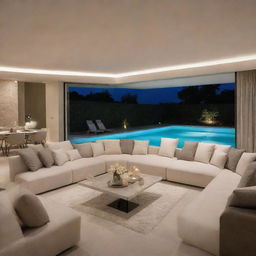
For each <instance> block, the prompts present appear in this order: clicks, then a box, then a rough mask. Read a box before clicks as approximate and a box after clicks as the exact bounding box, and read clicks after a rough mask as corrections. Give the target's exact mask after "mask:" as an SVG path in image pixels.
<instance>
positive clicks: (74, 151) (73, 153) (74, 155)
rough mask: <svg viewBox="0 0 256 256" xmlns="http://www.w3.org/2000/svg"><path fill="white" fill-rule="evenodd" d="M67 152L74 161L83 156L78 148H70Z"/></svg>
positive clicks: (70, 159)
mask: <svg viewBox="0 0 256 256" xmlns="http://www.w3.org/2000/svg"><path fill="white" fill-rule="evenodd" d="M66 154H67V156H68V158H69V161H74V160H77V159H80V158H82V157H81V155H80V154H79V152H78V150H77V149H72V150H68V151H66Z"/></svg>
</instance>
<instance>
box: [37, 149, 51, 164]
mask: <svg viewBox="0 0 256 256" xmlns="http://www.w3.org/2000/svg"><path fill="white" fill-rule="evenodd" d="M38 156H39V159H40V160H41V162H42V163H43V165H44V166H45V167H47V168H50V167H51V166H52V165H54V158H53V155H52V151H51V150H50V149H49V148H43V149H42V150H40V151H39V152H38Z"/></svg>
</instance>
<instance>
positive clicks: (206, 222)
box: [178, 170, 241, 255]
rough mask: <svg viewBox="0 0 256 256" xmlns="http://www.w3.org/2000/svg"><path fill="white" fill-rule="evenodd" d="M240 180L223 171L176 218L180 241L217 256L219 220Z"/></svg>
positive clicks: (227, 171) (239, 177) (234, 175)
mask: <svg viewBox="0 0 256 256" xmlns="http://www.w3.org/2000/svg"><path fill="white" fill-rule="evenodd" d="M240 179H241V176H240V175H238V174H236V173H233V172H230V171H229V170H222V171H221V172H220V173H219V174H218V175H217V177H216V178H215V179H214V180H213V181H212V182H211V183H210V184H209V185H208V186H207V187H206V188H205V189H204V190H203V191H202V192H201V193H200V194H199V195H198V196H197V197H196V198H195V199H194V200H193V201H192V202H190V203H189V204H188V205H187V206H186V207H185V208H184V210H183V211H182V212H181V214H180V215H179V216H178V232H179V235H180V237H181V238H182V240H183V241H184V242H186V243H188V244H190V245H192V246H195V247H198V248H201V249H203V250H205V251H207V252H209V253H211V254H213V255H219V230H220V223H219V222H220V216H221V214H222V213H223V211H224V209H225V207H226V204H227V201H228V198H229V196H230V194H231V193H232V191H233V190H234V189H235V188H236V187H237V184H238V183H239V180H240Z"/></svg>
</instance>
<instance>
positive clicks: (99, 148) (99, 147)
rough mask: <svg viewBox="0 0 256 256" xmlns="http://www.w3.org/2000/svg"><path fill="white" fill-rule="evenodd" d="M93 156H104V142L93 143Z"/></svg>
mask: <svg viewBox="0 0 256 256" xmlns="http://www.w3.org/2000/svg"><path fill="white" fill-rule="evenodd" d="M91 146H92V152H93V156H100V155H104V146H103V143H102V142H97V143H92V144H91Z"/></svg>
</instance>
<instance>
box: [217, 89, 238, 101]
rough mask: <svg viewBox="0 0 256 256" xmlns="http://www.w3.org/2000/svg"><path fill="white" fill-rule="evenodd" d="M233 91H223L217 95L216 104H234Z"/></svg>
mask: <svg viewBox="0 0 256 256" xmlns="http://www.w3.org/2000/svg"><path fill="white" fill-rule="evenodd" d="M234 100H235V91H234V90H223V91H222V92H221V93H220V94H219V95H218V103H224V104H234Z"/></svg>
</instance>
